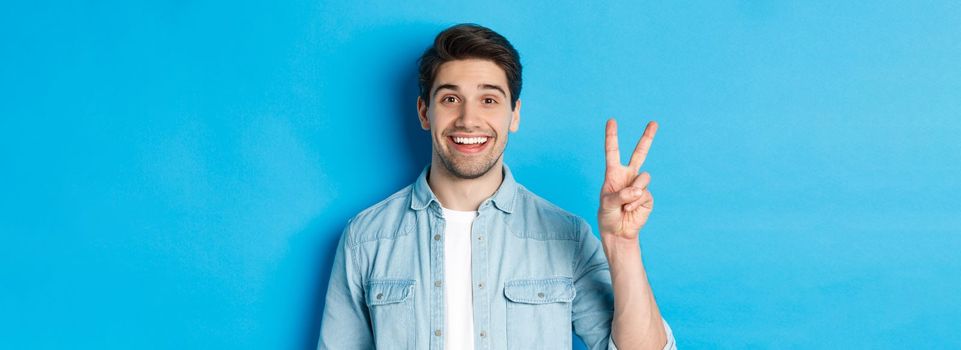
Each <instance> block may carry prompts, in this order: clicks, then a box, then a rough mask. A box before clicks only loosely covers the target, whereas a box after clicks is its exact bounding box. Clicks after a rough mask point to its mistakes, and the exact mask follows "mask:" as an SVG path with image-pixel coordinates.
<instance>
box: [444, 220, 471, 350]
mask: <svg viewBox="0 0 961 350" xmlns="http://www.w3.org/2000/svg"><path fill="white" fill-rule="evenodd" d="M441 209H443V212H444V221H446V222H447V227H446V228H445V229H444V279H445V281H444V296H445V298H444V299H445V303H446V305H447V317H446V318H445V320H444V328H445V329H446V331H445V333H446V335H447V337H446V339H444V349H448V350H455V349H456V350H461V349H467V350H473V349H474V292H473V282H472V281H471V248H470V245H471V237H470V229H471V225H472V224H473V223H474V218H476V217H477V212H476V211H457V210H450V209H446V208H441Z"/></svg>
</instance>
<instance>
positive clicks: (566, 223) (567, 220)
mask: <svg viewBox="0 0 961 350" xmlns="http://www.w3.org/2000/svg"><path fill="white" fill-rule="evenodd" d="M515 201H516V202H515V208H516V210H515V213H517V214H519V215H518V217H517V218H516V219H515V220H513V225H512V226H513V227H515V228H516V230H515V233H517V234H519V235H522V236H525V237H526V238H534V239H570V240H578V239H580V232H582V231H583V230H584V229H585V228H586V227H588V223H587V221H586V220H584V219H583V218H581V217H580V216H578V215H576V214H574V213H571V212H569V211H567V210H565V209H563V208H561V207H559V206H557V205H556V204H554V203H552V202H551V201H549V200H547V199H544V198H543V197H541V196H538V195H537V194H535V193H534V192H531V191H530V190H528V189H527V188H526V187H524V186H521V185H520V184H518V186H517V198H516V199H515Z"/></svg>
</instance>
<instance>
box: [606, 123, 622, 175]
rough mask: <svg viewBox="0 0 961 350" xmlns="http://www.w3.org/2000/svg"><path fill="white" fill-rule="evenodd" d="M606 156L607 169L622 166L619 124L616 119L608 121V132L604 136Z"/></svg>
mask: <svg viewBox="0 0 961 350" xmlns="http://www.w3.org/2000/svg"><path fill="white" fill-rule="evenodd" d="M604 154H606V155H607V167H608V168H609V167H612V166H614V165H621V151H620V150H619V149H618V148H617V122H616V121H614V118H611V119H608V120H607V130H606V133H605V134H604Z"/></svg>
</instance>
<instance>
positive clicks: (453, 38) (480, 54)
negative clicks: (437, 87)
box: [418, 23, 521, 110]
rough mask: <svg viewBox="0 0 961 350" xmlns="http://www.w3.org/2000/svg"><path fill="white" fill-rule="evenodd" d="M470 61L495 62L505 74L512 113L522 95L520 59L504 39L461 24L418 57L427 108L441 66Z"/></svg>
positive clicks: (448, 30) (441, 35)
mask: <svg viewBox="0 0 961 350" xmlns="http://www.w3.org/2000/svg"><path fill="white" fill-rule="evenodd" d="M469 58H476V59H484V60H490V61H492V62H494V64H496V65H497V66H498V67H500V68H501V69H503V70H504V73H506V74H507V85H508V86H507V87H508V89H510V98H511V110H513V109H514V107H516V105H517V99H518V98H520V95H521V58H520V55H519V54H518V53H517V50H515V49H514V46H512V45H511V43H510V42H509V41H507V38H504V36H502V35H500V34H497V32H495V31H493V30H490V29H489V28H487V27H484V26H481V25H477V24H473V23H462V24H458V25H455V26H452V27H450V28H447V29H445V30H444V31H442V32H440V33H439V34H437V37H436V38H434V45H433V46H431V47H428V48H427V50H426V51H424V54H422V55H421V56H420V59H419V60H418V65H419V66H420V74H419V81H418V83H419V84H420V98H421V99H423V100H424V103H426V104H427V105H428V106H429V105H430V100H431V99H430V93H431V91H430V89H431V87H433V85H434V78H436V77H437V69H438V68H440V65H441V64H444V63H445V62H449V61H454V60H463V59H469Z"/></svg>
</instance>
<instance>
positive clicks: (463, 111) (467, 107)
mask: <svg viewBox="0 0 961 350" xmlns="http://www.w3.org/2000/svg"><path fill="white" fill-rule="evenodd" d="M459 113H460V114H459V115H458V116H457V120H455V121H454V124H455V125H456V126H458V127H463V128H467V129H473V128H475V127H480V126H481V118H480V110H479V109H478V108H477V107H476V106H474V105H473V104H472V103H470V102H468V103H464V104H461V108H460V111H459Z"/></svg>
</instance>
